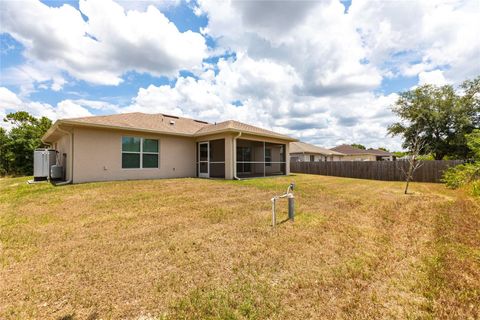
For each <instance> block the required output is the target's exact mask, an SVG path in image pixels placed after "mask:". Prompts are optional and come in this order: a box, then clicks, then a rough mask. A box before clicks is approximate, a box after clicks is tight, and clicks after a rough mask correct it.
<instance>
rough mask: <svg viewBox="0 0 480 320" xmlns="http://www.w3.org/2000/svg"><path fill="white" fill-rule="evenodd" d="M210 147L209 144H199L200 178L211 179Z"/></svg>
mask: <svg viewBox="0 0 480 320" xmlns="http://www.w3.org/2000/svg"><path fill="white" fill-rule="evenodd" d="M209 149H210V146H209V143H208V142H200V143H199V144H198V176H199V177H200V178H209V176H210V175H209V167H210V165H209V163H208V154H209V153H210V152H209Z"/></svg>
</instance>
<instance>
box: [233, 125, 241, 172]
mask: <svg viewBox="0 0 480 320" xmlns="http://www.w3.org/2000/svg"><path fill="white" fill-rule="evenodd" d="M241 136H242V133H241V132H239V133H238V135H237V136H236V137H233V179H235V180H241V179H240V178H239V177H237V139H238V138H240V137H241Z"/></svg>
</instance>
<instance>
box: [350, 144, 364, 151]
mask: <svg viewBox="0 0 480 320" xmlns="http://www.w3.org/2000/svg"><path fill="white" fill-rule="evenodd" d="M351 146H352V147H354V148H357V149H362V150H366V149H367V148H366V147H365V146H364V145H362V144H358V143H352V144H351Z"/></svg>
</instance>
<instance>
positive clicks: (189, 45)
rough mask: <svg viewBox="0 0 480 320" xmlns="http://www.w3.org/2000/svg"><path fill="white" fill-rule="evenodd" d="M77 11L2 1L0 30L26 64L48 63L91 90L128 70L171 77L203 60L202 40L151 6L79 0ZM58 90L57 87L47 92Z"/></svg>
mask: <svg viewBox="0 0 480 320" xmlns="http://www.w3.org/2000/svg"><path fill="white" fill-rule="evenodd" d="M79 8H80V11H79V10H77V9H75V8H74V7H72V6H70V5H63V6H61V7H59V8H52V7H48V6H47V5H45V4H43V3H41V2H40V1H38V0H29V1H7V2H4V3H3V4H2V9H1V15H2V30H3V31H4V32H8V33H10V34H11V35H12V36H13V37H14V38H15V39H16V40H18V41H20V42H21V43H22V44H23V45H24V46H25V48H26V51H25V53H24V54H25V56H26V57H27V59H29V60H30V61H33V62H36V61H41V62H43V63H49V65H50V66H55V67H56V68H58V69H59V70H65V71H67V72H68V73H69V74H70V75H71V76H73V77H75V78H77V79H81V80H85V81H88V82H91V83H94V84H106V85H117V84H119V83H120V82H121V81H122V74H124V73H125V72H127V71H132V70H133V71H137V72H140V73H142V72H148V73H150V74H152V75H156V76H160V75H168V76H175V75H176V74H177V73H178V71H179V70H182V69H194V68H196V67H198V66H200V65H201V63H202V59H203V58H205V57H206V51H207V47H206V44H205V39H204V38H203V37H202V35H200V34H198V33H195V32H192V31H186V32H180V31H179V30H178V29H177V27H176V26H175V24H173V23H172V22H170V21H169V20H168V19H167V18H166V17H165V15H164V14H163V13H161V12H160V11H159V10H158V9H157V8H156V7H155V6H148V7H147V9H146V11H136V10H130V11H125V10H124V8H123V7H122V6H120V5H119V4H117V3H115V2H113V1H112V0H104V1H92V0H80V2H79ZM82 15H83V16H82ZM84 17H85V20H84ZM32 21H35V23H32ZM33 80H43V79H38V78H36V77H33ZM61 85H62V83H58V81H57V82H56V84H55V85H54V86H53V87H52V88H53V89H56V88H60V87H61Z"/></svg>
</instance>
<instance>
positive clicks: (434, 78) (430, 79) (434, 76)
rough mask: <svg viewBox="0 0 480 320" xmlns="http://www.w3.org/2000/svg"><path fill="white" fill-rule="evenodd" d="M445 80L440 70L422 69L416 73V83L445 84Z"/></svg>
mask: <svg viewBox="0 0 480 320" xmlns="http://www.w3.org/2000/svg"><path fill="white" fill-rule="evenodd" d="M447 83H448V82H447V80H446V79H445V76H444V75H443V71H441V70H433V71H422V72H420V73H419V74H418V84H420V85H422V84H433V85H436V86H443V85H445V84H447Z"/></svg>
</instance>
